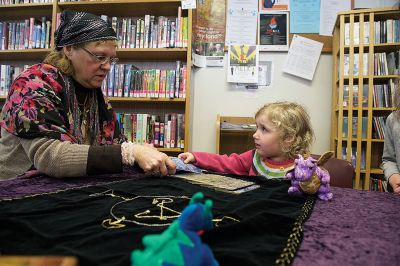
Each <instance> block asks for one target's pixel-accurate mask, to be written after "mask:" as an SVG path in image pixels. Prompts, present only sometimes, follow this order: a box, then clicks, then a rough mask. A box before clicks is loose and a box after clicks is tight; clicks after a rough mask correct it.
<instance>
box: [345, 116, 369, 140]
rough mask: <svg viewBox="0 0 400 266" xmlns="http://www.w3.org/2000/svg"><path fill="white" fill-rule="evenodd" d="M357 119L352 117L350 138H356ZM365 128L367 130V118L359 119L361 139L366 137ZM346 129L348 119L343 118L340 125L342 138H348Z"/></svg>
mask: <svg viewBox="0 0 400 266" xmlns="http://www.w3.org/2000/svg"><path fill="white" fill-rule="evenodd" d="M358 122H359V121H358V117H352V119H351V123H350V126H351V136H352V137H353V138H356V137H357V132H358ZM367 128H368V117H362V118H361V137H362V138H366V137H367ZM348 129H349V118H348V117H347V116H344V117H343V124H342V138H347V137H348Z"/></svg>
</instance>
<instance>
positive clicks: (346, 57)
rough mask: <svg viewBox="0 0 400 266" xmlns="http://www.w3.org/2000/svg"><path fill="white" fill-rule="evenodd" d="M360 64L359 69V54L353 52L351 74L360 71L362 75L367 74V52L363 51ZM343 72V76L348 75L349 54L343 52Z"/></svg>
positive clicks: (358, 73)
mask: <svg viewBox="0 0 400 266" xmlns="http://www.w3.org/2000/svg"><path fill="white" fill-rule="evenodd" d="M362 62H363V64H362V65H361V67H362V69H361V70H360V54H358V53H354V56H353V76H358V75H360V73H362V75H363V76H367V75H368V63H369V62H368V54H367V53H364V54H363V56H362ZM343 74H344V76H349V75H350V55H349V54H344V61H343Z"/></svg>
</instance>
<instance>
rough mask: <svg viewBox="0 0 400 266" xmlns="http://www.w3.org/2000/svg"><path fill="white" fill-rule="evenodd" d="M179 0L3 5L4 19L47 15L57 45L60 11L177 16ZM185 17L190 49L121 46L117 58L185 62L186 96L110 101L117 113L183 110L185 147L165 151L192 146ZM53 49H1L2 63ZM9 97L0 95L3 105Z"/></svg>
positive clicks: (33, 58) (35, 58)
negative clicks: (190, 144) (57, 20)
mask: <svg viewBox="0 0 400 266" xmlns="http://www.w3.org/2000/svg"><path fill="white" fill-rule="evenodd" d="M180 5H181V1H179V0H134V1H132V0H113V1H81V2H58V1H56V0H54V2H53V3H46V4H14V5H2V6H0V21H9V20H25V19H28V18H30V17H34V18H37V19H40V18H41V17H43V16H45V17H46V18H48V19H49V20H51V21H52V23H51V36H52V37H51V40H50V42H51V43H50V47H54V38H53V36H54V33H55V31H56V19H57V13H61V12H62V11H64V10H66V9H70V10H76V11H84V12H89V13H92V14H95V15H99V16H100V15H107V16H109V17H113V16H115V17H136V18H140V17H144V16H145V15H154V16H156V17H158V16H165V17H176V16H177V15H178V7H179V6H180ZM182 16H184V17H188V45H187V46H188V47H187V48H118V49H117V57H118V58H119V59H120V60H119V62H120V63H123V64H127V63H130V64H135V63H148V62H150V63H151V62H153V64H155V65H157V62H162V63H163V64H171V66H172V65H173V64H175V62H176V61H178V60H179V61H181V62H182V63H183V64H185V65H186V68H187V75H186V98H184V99H182V98H177V99H176V98H174V99H164V98H117V97H115V98H113V97H110V98H109V99H110V101H111V103H112V105H113V108H114V109H115V111H116V112H131V113H132V112H136V113H139V112H142V113H149V114H155V113H156V112H159V113H158V114H160V115H163V114H165V113H182V114H184V116H185V118H184V119H185V122H184V128H185V132H184V139H185V141H184V147H185V148H184V149H177V148H172V149H167V148H160V150H161V151H164V152H168V153H173V154H177V153H179V152H183V151H185V150H187V149H188V145H189V137H190V135H189V133H188V131H189V128H190V123H191V121H190V96H191V93H190V84H191V82H190V78H191V41H190V40H191V28H192V11H191V10H182ZM50 51H51V49H26V50H2V51H0V64H19V65H24V64H33V63H38V62H40V61H41V60H43V59H44V57H45V56H46V54H47V53H49V52H50ZM4 100H5V97H4V96H0V104H1V103H3V102H4Z"/></svg>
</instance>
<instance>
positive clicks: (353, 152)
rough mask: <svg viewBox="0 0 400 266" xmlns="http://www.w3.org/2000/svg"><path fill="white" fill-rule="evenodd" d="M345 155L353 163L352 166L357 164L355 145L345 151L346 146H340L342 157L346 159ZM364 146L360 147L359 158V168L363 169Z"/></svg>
mask: <svg viewBox="0 0 400 266" xmlns="http://www.w3.org/2000/svg"><path fill="white" fill-rule="evenodd" d="M347 156H349V157H350V158H349V159H350V163H351V164H352V165H353V167H354V168H356V166H357V156H358V155H357V147H355V146H352V147H351V151H350V152H349V153H348V152H347V147H342V159H343V160H348V158H347ZM365 162H366V161H365V147H361V160H360V169H361V170H365V166H366V164H365Z"/></svg>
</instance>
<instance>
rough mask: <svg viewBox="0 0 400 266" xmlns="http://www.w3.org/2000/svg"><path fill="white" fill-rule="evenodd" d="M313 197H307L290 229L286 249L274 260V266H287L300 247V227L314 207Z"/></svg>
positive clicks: (301, 229) (301, 230) (301, 232)
mask: <svg viewBox="0 0 400 266" xmlns="http://www.w3.org/2000/svg"><path fill="white" fill-rule="evenodd" d="M314 201H315V197H313V196H308V197H307V199H306V202H305V203H304V205H303V207H302V208H301V214H300V215H299V217H297V219H296V221H295V223H294V226H293V228H292V232H291V234H290V235H289V238H288V241H287V243H286V247H285V248H284V249H283V250H282V252H281V254H280V256H279V258H278V259H276V260H275V264H276V265H289V264H290V263H291V262H292V260H293V258H294V255H295V254H296V251H297V249H298V248H299V246H300V242H301V236H302V234H303V228H302V225H303V223H304V222H305V221H306V219H307V217H308V215H309V213H310V212H311V210H312V208H313V205H314Z"/></svg>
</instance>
